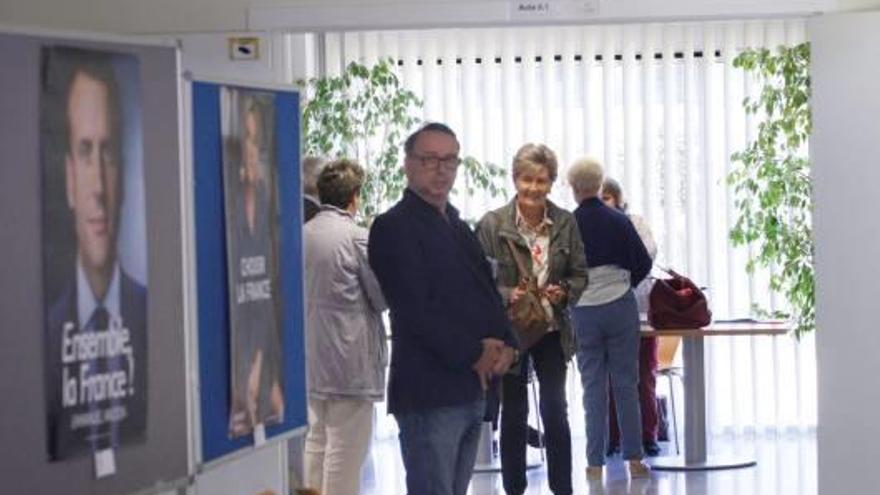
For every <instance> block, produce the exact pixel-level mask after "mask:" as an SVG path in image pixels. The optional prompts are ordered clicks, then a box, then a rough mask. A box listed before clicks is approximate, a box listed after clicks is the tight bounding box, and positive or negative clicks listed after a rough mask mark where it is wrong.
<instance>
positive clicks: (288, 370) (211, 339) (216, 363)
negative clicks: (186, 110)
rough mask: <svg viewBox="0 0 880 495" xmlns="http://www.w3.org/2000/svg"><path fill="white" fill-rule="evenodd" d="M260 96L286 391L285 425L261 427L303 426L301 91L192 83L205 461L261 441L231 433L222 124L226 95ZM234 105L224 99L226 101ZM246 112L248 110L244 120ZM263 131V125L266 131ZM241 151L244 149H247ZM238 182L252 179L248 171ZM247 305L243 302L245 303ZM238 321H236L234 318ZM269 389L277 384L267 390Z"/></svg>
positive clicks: (280, 430)
mask: <svg viewBox="0 0 880 495" xmlns="http://www.w3.org/2000/svg"><path fill="white" fill-rule="evenodd" d="M230 91H231V92H232V93H233V94H237V93H242V94H250V93H253V94H256V95H258V96H259V98H258V100H260V101H261V102H262V104H263V105H264V106H265V105H266V104H267V103H266V102H269V104H270V105H271V108H270V109H269V110H266V109H265V108H264V109H263V110H262V111H263V112H269V113H271V114H272V115H273V116H274V118H273V119H272V121H273V122H274V124H273V125H274V130H273V134H272V135H271V136H263V137H262V138H261V140H262V142H266V140H267V138H270V137H271V140H272V143H273V144H272V149H271V150H269V152H270V153H269V155H271V156H272V160H273V162H274V166H275V176H274V188H275V193H274V194H275V201H276V203H275V206H276V208H275V209H274V210H272V212H273V215H272V218H270V221H271V222H272V225H271V228H272V229H273V232H274V234H275V236H276V238H277V249H276V251H275V252H276V253H277V255H276V256H275V257H274V262H275V264H276V265H277V284H273V287H274V289H273V297H275V298H278V302H279V304H278V313H277V315H278V317H277V322H276V325H277V328H278V332H279V334H280V339H279V342H278V344H279V350H280V352H279V355H280V365H279V366H280V375H281V380H280V383H279V385H280V389H281V390H282V391H283V417H281V418H279V417H277V416H278V415H274V416H273V417H274V420H273V421H271V422H267V423H266V425H265V437H266V439H267V440H268V441H272V439H273V438H279V437H280V438H285V437H286V436H287V435H285V434H286V433H289V432H291V431H293V430H295V429H297V428H301V427H304V426H305V425H306V424H307V415H306V385H305V355H304V348H305V346H304V332H303V327H304V318H303V314H304V310H303V286H302V284H303V282H302V281H303V277H302V273H303V266H302V241H301V234H302V230H301V225H302V220H301V219H302V211H301V210H302V190H301V179H300V164H299V140H300V138H299V96H298V94H297V93H296V92H295V91H286V90H276V89H265V88H252V87H243V86H232V85H224V84H218V83H214V82H199V81H197V82H193V83H192V124H193V125H192V143H193V174H194V184H195V186H194V187H195V238H196V271H197V293H198V359H199V397H198V400H199V409H200V423H201V424H200V428H201V460H202V462H203V463H208V462H211V461H214V460H217V459H219V458H222V457H224V456H226V455H229V454H232V453H234V452H236V451H239V450H242V449H246V448H249V447H251V446H253V445H254V444H255V441H259V436H257V437H255V435H254V434H253V433H252V432H246V433H245V434H242V435H236V434H234V431H233V430H234V428H231V426H230V423H231V420H230V418H231V413H232V412H233V411H232V409H233V407H234V406H233V404H234V403H235V402H234V400H235V399H234V398H233V394H232V391H231V389H230V382H231V380H232V374H233V366H232V365H231V363H232V359H233V357H234V356H233V353H234V351H235V349H236V346H235V345H233V342H232V339H231V337H230V336H231V331H232V327H234V326H235V323H234V322H233V321H232V318H231V316H230V315H231V313H230V307H231V305H234V304H235V303H236V301H234V298H235V297H236V294H237V293H236V291H235V290H232V291H231V290H230V284H231V283H232V282H231V281H230V272H231V270H230V266H233V270H232V271H234V268H235V267H236V266H237V265H230V263H229V251H230V250H231V249H233V248H234V244H231V243H232V242H233V240H234V239H233V238H231V237H230V236H229V232H230V229H233V228H234V227H235V226H233V225H231V224H230V222H228V221H227V214H228V211H227V208H229V205H228V204H227V203H229V202H231V201H232V199H231V198H229V197H228V196H229V188H228V184H227V187H226V188H224V180H226V181H230V180H235V178H234V177H235V174H234V173H233V174H229V173H228V171H226V170H225V169H224V154H225V153H227V152H228V150H229V149H230V148H229V143H228V142H226V141H228V137H225V136H224V132H226V131H225V130H224V129H223V127H224V124H223V122H224V119H227V120H228V115H227V114H228V110H224V109H223V108H221V107H222V105H221V101H227V100H224V96H223V95H228V94H229V93H230ZM227 99H228V98H227ZM246 111H247V110H246V109H245V108H244V107H242V108H241V109H240V112H241V113H242V117H241V119H242V120H244V119H245V118H246V117H245V116H244V115H245V112H246ZM264 125H265V124H264ZM243 146H244V145H240V146H239V147H243ZM241 174H242V177H243V176H244V175H247V173H246V172H245V171H244V169H242V172H241ZM245 297H246V296H245ZM233 316H234V314H233ZM270 386H271V385H270Z"/></svg>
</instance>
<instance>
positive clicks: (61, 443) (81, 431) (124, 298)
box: [43, 268, 148, 460]
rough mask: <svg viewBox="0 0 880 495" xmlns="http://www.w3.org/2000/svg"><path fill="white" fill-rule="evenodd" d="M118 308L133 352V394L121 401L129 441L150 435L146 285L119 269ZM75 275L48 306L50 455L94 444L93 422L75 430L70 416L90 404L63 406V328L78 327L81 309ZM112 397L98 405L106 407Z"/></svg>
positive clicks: (122, 433) (123, 435)
mask: <svg viewBox="0 0 880 495" xmlns="http://www.w3.org/2000/svg"><path fill="white" fill-rule="evenodd" d="M119 282H120V283H119V311H120V313H121V316H122V320H123V324H124V325H125V326H126V327H128V329H129V334H130V339H131V347H132V351H133V353H134V365H135V366H134V394H133V395H131V396H127V397H126V398H124V399H122V400H120V401H119V404H120V405H122V406H124V407H125V411H126V414H127V416H126V417H125V418H124V419H123V420H122V421H121V422H120V424H119V428H118V438H119V443H120V444H122V445H124V444H128V443H132V442H137V441H141V440H143V439H144V438H145V434H146V424H147V418H146V416H147V372H148V366H147V289H146V288H145V287H144V286H142V285H140V284H139V283H137V282H136V281H134V279H132V278H131V277H129V276H128V275H127V274H126V273H125V272H124V271H123V270H122V269H121V268H120V281H119ZM76 301H77V295H76V279H75V278H74V279H73V280H72V281H71V283H69V284H68V285H67V288H66V290H65V291H64V292H63V293H62V294H61V297H59V298H58V300H56V302H55V303H54V304H53V305H52V307H51V308H50V309H49V314H48V315H47V327H46V338H45V350H44V360H43V362H44V363H45V364H44V369H45V377H46V406H47V411H46V413H47V414H46V420H47V430H46V431H47V432H48V438H47V441H48V444H49V445H48V449H49V458H50V459H52V460H56V459H64V458H66V457H69V456H70V455H76V454H80V453H84V452H88V451H90V450H91V448H92V443H91V441H90V440H89V439H88V438H87V437H88V436H89V435H90V434H91V432H90V429H89V428H88V427H83V428H78V429H72V428H71V427H70V421H71V418H72V416H73V415H74V414H78V413H83V412H87V411H88V409H89V408H88V406H87V405H77V406H73V407H67V408H64V407H62V393H63V391H62V380H63V371H62V370H63V367H64V365H63V363H62V361H61V352H62V349H61V346H62V337H63V335H62V328H63V327H64V324H65V323H66V322H73V324H74V325H76V327H77V328H76V330H75V331H74V333H75V332H77V331H78V330H79V323H78V322H79V318H78V315H77V308H76ZM68 368H69V373H70V372H75V371H76V370H78V364H77V365H68ZM109 404H110V400H109V399H108V400H106V401H102V402H100V403H99V404H98V406H99V407H101V408H106V407H108V406H109ZM107 430H108V428H107V427H104V428H100V429H99V430H98V433H99V434H106V433H107Z"/></svg>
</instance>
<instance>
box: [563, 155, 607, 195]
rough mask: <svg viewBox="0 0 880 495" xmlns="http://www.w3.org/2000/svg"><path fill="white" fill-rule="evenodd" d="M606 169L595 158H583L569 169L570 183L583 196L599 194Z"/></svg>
mask: <svg viewBox="0 0 880 495" xmlns="http://www.w3.org/2000/svg"><path fill="white" fill-rule="evenodd" d="M604 176H605V171H604V170H602V165H600V164H599V161H598V160H596V159H594V158H581V159H580V160H578V161H576V162H574V163H573V164H572V165H571V167H570V168H569V169H568V183H569V184H571V187H572V188H573V189H574V190H575V191H576V192H577V193H578V194H581V195H583V196H598V195H599V191H601V190H602V180H603V178H604Z"/></svg>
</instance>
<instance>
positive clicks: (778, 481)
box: [361, 433, 816, 495]
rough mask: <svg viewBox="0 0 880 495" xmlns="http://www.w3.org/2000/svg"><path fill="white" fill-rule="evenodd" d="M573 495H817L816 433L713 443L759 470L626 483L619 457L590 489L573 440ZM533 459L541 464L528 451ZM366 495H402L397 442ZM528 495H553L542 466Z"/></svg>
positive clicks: (480, 478) (378, 457) (368, 469)
mask: <svg viewBox="0 0 880 495" xmlns="http://www.w3.org/2000/svg"><path fill="white" fill-rule="evenodd" d="M573 444H574V445H573V447H574V451H573V452H574V454H575V455H574V473H573V481H574V491H575V493H576V494H590V495H595V494H603V495H623V494H627V495H816V437H815V434H814V433H792V434H786V435H764V436H754V435H746V436H741V437H730V438H714V439H713V441H712V443H711V444H710V452H712V453H713V454H741V455H754V457H755V459H757V461H758V464H757V466H755V467H751V468H744V469H734V470H724V471H707V472H694V473H672V472H659V471H655V472H653V473H652V475H651V478H650V479H644V480H632V481H630V480H628V479H627V476H626V473H625V471H624V466H623V463H622V461H620V458H619V457H617V458H615V459H611V460H609V464H608V467H607V469H606V476H605V480H604V481H603V482H602V483H591V484H588V483H587V481H586V479H585V476H584V474H583V473H584V467H585V463H586V460H585V458H584V455H583V452H584V445H585V440H584V438H583V437H580V438H574V439H573ZM529 459H530V460H534V461H539V460H540V454H539V453H538V451H535V450H533V449H530V451H529ZM363 479H364V481H363V484H362V490H361V493H362V494H364V495H396V494H400V495H403V494H405V493H406V486H405V483H404V471H403V466H402V464H401V461H400V451H399V448H398V445H397V441H396V439H388V440H384V441H381V442H377V443H375V444H374V446H373V449H372V451H371V452H370V456H369V458H368V460H367V465H366V466H365V469H364V478H363ZM528 479H529V489H528V491H527V492H526V493H527V494H529V495H538V494H541V495H543V494H548V495H549V494H550V493H551V492H550V489H549V488H548V487H547V471H546V469H545V468H544V467H543V466H540V467H537V468H535V469H532V470H530V471H529V473H528ZM503 493H504V490H503V489H502V487H501V476H500V474H476V475H474V478H473V481H472V482H471V489H470V495H495V494H499V495H500V494H503Z"/></svg>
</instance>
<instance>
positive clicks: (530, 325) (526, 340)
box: [507, 239, 551, 351]
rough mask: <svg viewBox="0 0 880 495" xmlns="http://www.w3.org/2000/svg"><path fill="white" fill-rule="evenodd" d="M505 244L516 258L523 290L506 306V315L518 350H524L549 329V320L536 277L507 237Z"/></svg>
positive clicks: (520, 285)
mask: <svg viewBox="0 0 880 495" xmlns="http://www.w3.org/2000/svg"><path fill="white" fill-rule="evenodd" d="M507 245H508V246H509V247H510V251H511V252H512V253H513V257H514V258H515V259H516V266H517V269H518V270H519V274H520V280H521V282H520V284H519V288H520V289H524V290H525V293H523V294H522V295H521V296H520V297H519V298H518V299H517V300H516V302H514V303H511V304H509V305H508V306H507V317H508V318H509V319H510V322H511V323H512V324H513V329H514V330H516V335H517V337H518V340H519V348H520V350H521V351H525V350H528V349H529V348H531V347H532V346H533V345H535V344H536V343H537V342H538V341H539V340H541V337H543V336H544V335H545V334H546V333H547V330H549V329H550V323H551V321H550V316H549V315H548V314H547V310H546V309H544V305H543V304H541V290H540V289H539V288H538V281H537V279H535V276H534V275H532V274H531V273H530V272H529V270H528V268H527V267H526V264H525V262H524V261H523V260H522V258H521V257H520V254H519V253H518V252H517V249H516V246H515V245H514V244H513V241H511V240H510V239H507Z"/></svg>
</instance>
